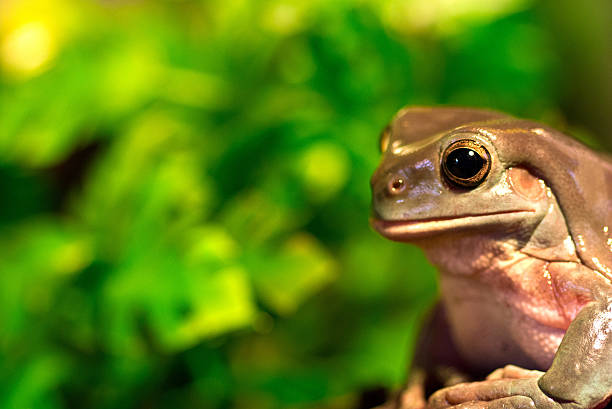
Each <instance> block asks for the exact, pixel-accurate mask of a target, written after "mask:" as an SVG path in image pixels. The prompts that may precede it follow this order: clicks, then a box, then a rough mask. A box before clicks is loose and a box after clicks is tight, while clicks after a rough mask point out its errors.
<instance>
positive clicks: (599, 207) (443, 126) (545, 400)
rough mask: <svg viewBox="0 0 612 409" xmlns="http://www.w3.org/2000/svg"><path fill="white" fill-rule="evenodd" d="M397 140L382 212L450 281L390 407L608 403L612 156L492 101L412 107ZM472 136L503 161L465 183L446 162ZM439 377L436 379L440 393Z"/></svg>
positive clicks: (377, 191)
mask: <svg viewBox="0 0 612 409" xmlns="http://www.w3.org/2000/svg"><path fill="white" fill-rule="evenodd" d="M384 139H385V140H384V141H383V144H382V145H383V158H382V162H381V164H380V166H379V168H378V169H377V170H376V172H375V173H374V175H373V177H372V182H371V183H372V192H373V218H372V225H373V226H374V228H375V229H376V230H378V231H379V232H380V233H381V234H382V235H383V236H385V237H387V238H389V239H392V240H397V241H405V242H411V243H414V244H416V245H418V246H420V247H422V248H423V249H424V251H425V253H426V255H427V256H428V258H429V259H430V261H431V262H432V263H433V264H434V265H436V266H437V267H438V269H439V271H440V280H441V282H440V284H441V285H440V286H441V292H442V294H441V303H440V307H439V308H438V310H437V311H436V313H434V316H433V318H432V319H431V320H430V322H429V324H428V325H427V326H426V328H425V331H424V334H423V336H422V338H421V341H420V346H419V348H418V349H417V352H416V356H415V364H414V368H413V369H412V371H411V373H412V375H411V376H410V377H409V381H408V384H407V387H406V389H405V390H404V392H403V393H401V394H400V395H399V396H398V397H397V399H396V400H395V401H393V402H390V403H389V404H388V406H387V407H389V408H391V407H397V408H419V409H420V408H425V407H428V408H431V409H442V408H449V407H452V408H465V409H471V408H504V409H505V408H523V407H524V408H534V407H535V408H538V409H545V408H568V409H569V408H572V409H574V408H576V409H579V408H580V409H582V408H584V409H586V408H589V409H590V408H598V407H603V406H605V405H606V404H607V402H608V401H609V400H610V398H611V396H612V284H611V278H612V272H611V268H612V237H611V236H610V235H611V234H612V226H610V227H611V228H610V229H609V228H608V226H609V223H612V200H611V193H612V163H611V162H610V161H609V160H608V159H607V158H605V157H604V156H602V155H600V154H598V153H596V152H593V151H591V150H589V149H588V148H586V147H584V146H583V145H581V144H579V143H577V142H575V141H574V140H572V139H570V138H568V137H567V136H565V135H563V134H561V133H559V132H557V131H555V130H553V129H550V128H548V127H546V126H544V125H542V124H539V123H535V122H532V121H526V120H520V119H516V118H512V117H510V116H507V115H504V114H501V113H498V112H493V111H488V110H478V109H465V108H424V107H412V108H405V109H403V110H401V111H400V112H399V113H398V114H397V115H396V117H395V118H394V120H393V121H392V123H391V124H390V126H389V127H388V128H387V131H386V132H385V134H384ZM466 140H467V141H469V142H470V143H476V144H478V145H479V146H482V147H484V148H485V150H486V151H487V152H489V154H490V161H489V163H490V170H489V171H488V173H487V175H486V178H484V179H483V180H482V181H480V182H479V184H478V185H476V186H470V187H467V188H461V187H457V186H456V184H454V183H453V182H452V181H450V180H449V178H448V176H446V175H445V172H444V171H443V169H442V165H441V163H442V158H443V155H444V152H445V150H446V149H447V148H448V147H449V146H450V145H452V144H453V143H455V142H457V141H466ZM523 368H527V369H523ZM486 373H490V375H489V376H488V377H485V375H484V374H486ZM470 379H473V380H474V381H473V382H466V381H467V380H470ZM426 385H427V386H428V387H430V388H431V387H432V386H434V390H435V393H433V394H432V395H431V396H429V397H428V399H427V400H426V398H427V397H426V396H425V387H426Z"/></svg>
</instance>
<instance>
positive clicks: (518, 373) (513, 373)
mask: <svg viewBox="0 0 612 409" xmlns="http://www.w3.org/2000/svg"><path fill="white" fill-rule="evenodd" d="M542 375H544V372H542V371H535V370H529V369H523V368H521V367H520V366H515V365H506V366H504V367H503V368H499V369H496V370H494V371H493V372H491V373H490V374H489V376H487V380H488V381H493V380H497V379H528V378H539V377H540V376H542Z"/></svg>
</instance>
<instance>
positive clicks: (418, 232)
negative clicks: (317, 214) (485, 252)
mask: <svg viewBox="0 0 612 409" xmlns="http://www.w3.org/2000/svg"><path fill="white" fill-rule="evenodd" d="M535 212H536V211H535V210H533V209H524V210H506V211H500V212H493V213H486V214H466V215H459V216H449V217H438V218H432V219H417V220H381V219H376V218H373V219H371V220H370V223H371V225H372V227H374V229H375V230H376V231H378V232H379V233H380V234H381V235H383V236H384V237H386V238H388V239H390V240H395V241H409V240H412V239H418V238H421V237H429V236H432V235H435V234H439V233H444V232H447V231H451V230H457V229H464V228H470V227H482V226H487V225H491V226H493V225H499V224H507V223H513V222H517V223H520V221H522V220H524V217H525V215H526V214H533V213H535Z"/></svg>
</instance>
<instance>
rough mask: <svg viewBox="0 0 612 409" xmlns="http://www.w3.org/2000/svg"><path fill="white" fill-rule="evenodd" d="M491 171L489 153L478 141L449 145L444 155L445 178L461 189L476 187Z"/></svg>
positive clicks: (464, 141) (468, 140) (443, 168)
mask: <svg viewBox="0 0 612 409" xmlns="http://www.w3.org/2000/svg"><path fill="white" fill-rule="evenodd" d="M489 169H491V156H490V155H489V151H487V149H486V148H485V147H484V146H482V145H481V144H479V143H478V142H476V141H473V140H470V139H462V140H459V141H456V142H454V143H452V144H451V145H449V146H448V147H447V148H446V150H445V151H444V154H443V155H442V170H443V172H444V176H445V177H446V178H447V179H448V180H449V182H451V183H452V184H454V185H456V186H460V187H476V186H478V185H479V184H481V183H482V182H483V181H484V179H485V177H486V176H487V174H488V173H489Z"/></svg>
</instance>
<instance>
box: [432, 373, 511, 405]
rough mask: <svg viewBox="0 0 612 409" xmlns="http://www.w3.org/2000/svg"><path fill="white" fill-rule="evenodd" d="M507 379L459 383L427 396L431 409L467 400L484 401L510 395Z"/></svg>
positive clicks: (458, 403)
mask: <svg viewBox="0 0 612 409" xmlns="http://www.w3.org/2000/svg"><path fill="white" fill-rule="evenodd" d="M510 392H511V391H510V384H509V383H508V381H507V380H487V381H482V382H469V383H460V384H459V385H455V386H451V387H448V388H444V389H440V390H439V391H437V392H436V393H434V394H433V395H431V397H430V398H429V407H430V408H431V409H442V408H448V407H450V406H456V405H460V404H464V403H467V402H486V401H493V400H497V399H502V398H506V397H509V396H511V395H512V394H511V393H510Z"/></svg>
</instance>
